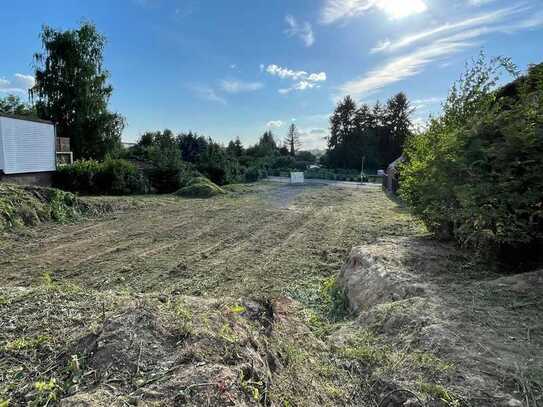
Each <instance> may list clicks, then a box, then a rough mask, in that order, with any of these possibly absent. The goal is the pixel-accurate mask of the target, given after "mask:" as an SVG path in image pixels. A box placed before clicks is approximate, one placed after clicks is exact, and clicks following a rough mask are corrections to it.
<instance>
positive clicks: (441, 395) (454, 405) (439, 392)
mask: <svg viewBox="0 0 543 407" xmlns="http://www.w3.org/2000/svg"><path fill="white" fill-rule="evenodd" d="M418 385H419V390H420V392H421V393H423V394H426V395H428V396H430V397H434V398H437V399H439V400H441V401H443V402H444V403H446V405H447V406H449V407H459V406H460V405H461V404H460V400H459V399H458V398H457V397H456V396H455V395H454V394H453V393H451V392H450V391H449V390H447V389H446V388H445V387H443V386H441V385H440V384H434V383H424V382H419V384H418Z"/></svg>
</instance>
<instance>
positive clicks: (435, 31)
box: [371, 6, 529, 53]
mask: <svg viewBox="0 0 543 407" xmlns="http://www.w3.org/2000/svg"><path fill="white" fill-rule="evenodd" d="M528 10H529V9H527V8H526V7H524V6H516V7H507V8H503V9H499V10H495V11H492V12H488V13H484V14H480V15H478V16H476V17H471V18H467V19H463V20H459V21H455V22H452V23H445V24H440V25H439V26H438V27H436V28H432V29H429V30H425V31H422V32H419V33H416V34H411V35H408V36H405V37H403V38H400V39H398V40H396V41H394V42H392V41H390V40H388V39H387V40H385V41H381V42H379V43H378V44H377V45H376V46H375V47H374V48H373V49H372V50H371V52H372V53H377V52H383V51H388V52H392V51H397V50H399V49H402V48H406V47H408V46H411V45H414V44H416V43H420V42H423V41H425V40H430V39H432V38H436V37H441V36H445V35H450V34H453V33H458V32H462V33H464V34H465V33H466V31H465V30H469V29H473V28H483V27H484V28H485V30H486V31H492V32H495V31H504V30H505V29H506V27H509V28H510V29H511V28H513V27H516V25H517V24H518V23H519V22H509V23H508V24H507V25H504V26H496V25H495V24H497V23H500V22H502V21H504V20H510V19H511V18H514V17H518V16H520V15H522V14H523V13H525V12H526V11H528ZM481 32H482V31H481ZM471 35H472V37H473V36H474V32H472V33H471ZM475 36H476V35H475Z"/></svg>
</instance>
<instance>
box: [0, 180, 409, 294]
mask: <svg viewBox="0 0 543 407" xmlns="http://www.w3.org/2000/svg"><path fill="white" fill-rule="evenodd" d="M252 188H253V191H252V192H246V193H242V194H237V195H234V196H228V197H220V198H217V199H211V200H190V199H181V198H174V197H170V196H163V197H152V198H150V197H142V198H140V199H141V200H143V201H145V202H144V204H142V205H141V206H142V209H138V210H129V211H126V212H124V213H116V214H113V215H111V216H108V217H106V218H102V219H92V220H88V221H84V222H81V223H77V224H69V225H50V224H49V225H45V226H42V227H38V228H35V229H32V230H29V231H27V232H26V233H25V234H12V235H9V236H7V238H6V239H2V242H0V253H1V254H2V255H1V256H0V269H1V270H2V273H3V280H4V284H5V285H11V286H33V285H39V284H42V282H43V278H44V275H49V276H51V277H52V278H53V280H54V281H59V282H64V283H73V284H76V285H78V286H81V287H88V288H93V289H105V288H115V289H128V290H131V291H136V292H149V291H166V292H172V291H178V292H181V293H184V294H195V295H208V294H209V295H224V294H225V293H228V295H251V294H254V293H259V294H261V295H267V294H270V293H273V292H276V293H279V292H285V291H286V290H290V289H292V288H293V287H294V288H298V287H299V286H302V288H303V287H309V286H311V285H313V284H317V283H318V281H320V280H322V278H323V277H326V276H329V275H332V274H334V273H335V272H337V270H338V269H339V268H340V267H341V264H342V263H343V261H344V259H345V256H346V254H347V252H348V250H349V249H350V247H352V246H353V245H356V244H359V243H363V242H365V241H371V240H372V239H375V238H376V237H378V236H383V235H385V236H386V235H396V234H398V233H404V234H412V233H413V231H414V229H416V226H414V225H413V224H412V222H411V220H410V218H408V216H407V215H405V214H403V213H402V212H401V211H400V210H399V208H398V207H397V205H396V204H394V203H393V202H391V201H389V200H387V199H386V198H384V196H383V193H382V192H381V191H378V190H370V189H353V188H338V187H334V186H320V187H316V186H311V187H309V186H308V187H290V186H286V185H281V184H275V183H266V184H257V185H255V186H254V187H252ZM157 208H158V210H157Z"/></svg>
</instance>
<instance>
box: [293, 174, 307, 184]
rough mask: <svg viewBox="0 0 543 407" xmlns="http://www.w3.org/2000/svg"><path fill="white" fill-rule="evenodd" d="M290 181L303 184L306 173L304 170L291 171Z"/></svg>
mask: <svg viewBox="0 0 543 407" xmlns="http://www.w3.org/2000/svg"><path fill="white" fill-rule="evenodd" d="M290 183H291V184H303V183H304V173H303V172H291V173H290Z"/></svg>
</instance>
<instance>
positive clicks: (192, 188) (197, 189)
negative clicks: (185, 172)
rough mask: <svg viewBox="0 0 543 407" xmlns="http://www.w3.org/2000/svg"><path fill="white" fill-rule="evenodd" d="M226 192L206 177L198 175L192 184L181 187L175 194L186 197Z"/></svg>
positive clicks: (210, 195)
mask: <svg viewBox="0 0 543 407" xmlns="http://www.w3.org/2000/svg"><path fill="white" fill-rule="evenodd" d="M225 193H226V192H225V191H224V190H223V189H222V188H221V187H219V186H218V185H217V184H214V183H213V182H211V181H210V180H209V179H207V178H205V177H196V178H194V179H193V180H191V182H190V184H189V185H187V186H186V187H183V188H181V189H180V190H179V191H177V192H176V193H175V194H176V195H178V196H182V197H185V198H211V197H213V196H216V195H222V194H225Z"/></svg>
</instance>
